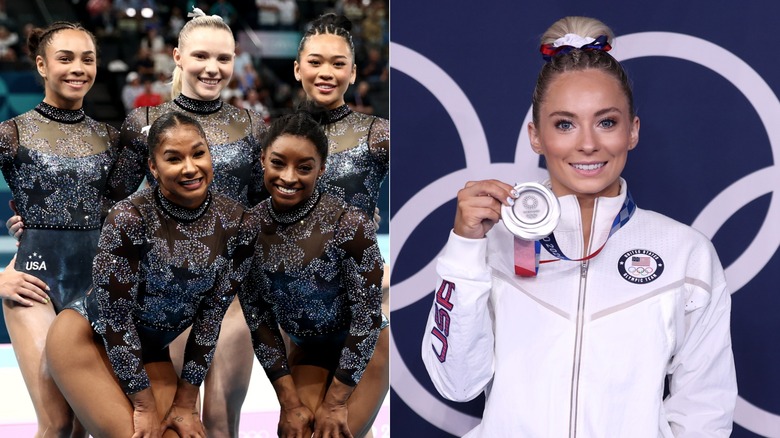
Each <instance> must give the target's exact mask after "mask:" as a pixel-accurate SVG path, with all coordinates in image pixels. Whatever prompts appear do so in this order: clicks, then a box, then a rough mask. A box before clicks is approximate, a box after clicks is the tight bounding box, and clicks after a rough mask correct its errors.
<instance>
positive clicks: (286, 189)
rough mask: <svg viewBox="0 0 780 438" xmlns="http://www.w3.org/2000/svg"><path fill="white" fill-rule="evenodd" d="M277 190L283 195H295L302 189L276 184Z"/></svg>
mask: <svg viewBox="0 0 780 438" xmlns="http://www.w3.org/2000/svg"><path fill="white" fill-rule="evenodd" d="M276 190H278V191H279V192H281V193H282V194H283V195H294V194H296V193H298V192H299V191H300V190H301V189H294V188H290V187H283V186H276Z"/></svg>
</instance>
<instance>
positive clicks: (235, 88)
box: [220, 75, 244, 108]
mask: <svg viewBox="0 0 780 438" xmlns="http://www.w3.org/2000/svg"><path fill="white" fill-rule="evenodd" d="M233 96H240V97H241V98H242V99H243V98H244V93H243V92H241V86H240V84H239V82H238V79H237V78H236V75H233V77H232V78H230V82H228V85H227V87H225V88H223V89H222V93H220V98H221V99H222V100H223V101H225V102H230V99H232V98H233ZM239 108H241V107H240V106H239Z"/></svg>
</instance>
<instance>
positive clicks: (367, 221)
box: [320, 193, 375, 232]
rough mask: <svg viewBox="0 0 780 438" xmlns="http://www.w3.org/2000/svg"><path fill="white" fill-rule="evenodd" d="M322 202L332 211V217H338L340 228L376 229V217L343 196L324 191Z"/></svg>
mask: <svg viewBox="0 0 780 438" xmlns="http://www.w3.org/2000/svg"><path fill="white" fill-rule="evenodd" d="M321 196H322V199H321V200H320V203H321V204H322V205H323V206H324V207H325V209H327V210H329V211H331V212H332V213H331V214H332V217H333V218H334V219H337V221H338V225H339V228H340V229H342V230H345V231H350V232H354V231H357V230H359V229H364V230H371V231H372V232H375V229H374V219H373V218H372V217H369V215H368V214H366V212H364V211H363V210H362V209H360V208H358V207H356V206H354V205H350V204H347V203H346V202H344V200H342V199H341V198H338V197H335V196H333V195H331V194H330V193H323V194H322V195H321Z"/></svg>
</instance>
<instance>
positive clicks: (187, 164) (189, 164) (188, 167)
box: [181, 157, 197, 175]
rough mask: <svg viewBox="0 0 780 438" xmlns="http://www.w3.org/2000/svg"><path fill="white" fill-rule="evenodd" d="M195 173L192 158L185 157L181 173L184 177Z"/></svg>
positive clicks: (195, 167) (195, 168)
mask: <svg viewBox="0 0 780 438" xmlns="http://www.w3.org/2000/svg"><path fill="white" fill-rule="evenodd" d="M196 171H197V166H195V162H194V161H193V160H192V158H190V157H187V158H185V159H184V161H183V162H182V168H181V172H182V174H184V175H192V174H194V173H195V172H196Z"/></svg>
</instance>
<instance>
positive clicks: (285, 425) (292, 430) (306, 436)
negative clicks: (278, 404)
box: [277, 404, 314, 438]
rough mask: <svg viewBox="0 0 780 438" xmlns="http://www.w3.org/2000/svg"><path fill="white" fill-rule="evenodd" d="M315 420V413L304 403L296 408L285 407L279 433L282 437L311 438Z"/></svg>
mask: <svg viewBox="0 0 780 438" xmlns="http://www.w3.org/2000/svg"><path fill="white" fill-rule="evenodd" d="M313 422H314V414H313V413H312V412H311V410H310V409H309V408H307V407H306V406H304V405H303V404H301V405H300V406H296V407H294V408H288V407H283V408H282V410H281V412H280V415H279V428H278V429H277V434H278V435H279V437H281V438H310V437H311V436H312V429H311V426H312V423H313Z"/></svg>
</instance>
